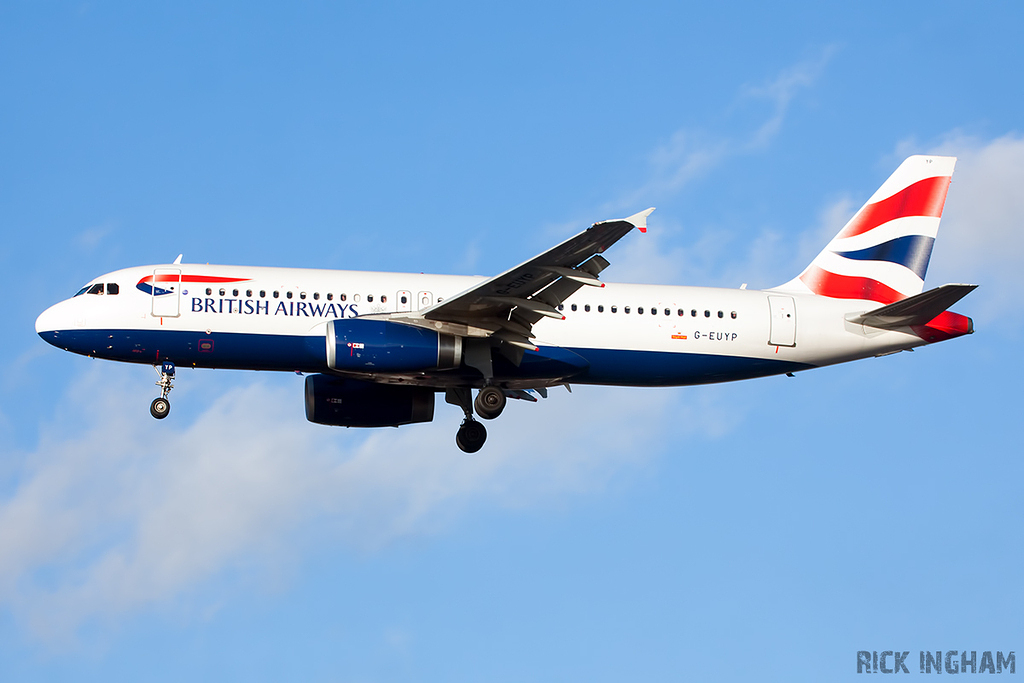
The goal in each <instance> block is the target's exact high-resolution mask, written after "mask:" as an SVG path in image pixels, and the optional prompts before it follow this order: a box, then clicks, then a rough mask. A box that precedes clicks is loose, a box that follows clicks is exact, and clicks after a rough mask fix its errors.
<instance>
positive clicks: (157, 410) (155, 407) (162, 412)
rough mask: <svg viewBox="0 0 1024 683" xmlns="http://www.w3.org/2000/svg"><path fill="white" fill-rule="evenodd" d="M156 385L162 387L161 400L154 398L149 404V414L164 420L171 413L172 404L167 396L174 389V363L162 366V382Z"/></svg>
mask: <svg viewBox="0 0 1024 683" xmlns="http://www.w3.org/2000/svg"><path fill="white" fill-rule="evenodd" d="M156 385H157V386H158V387H160V398H154V399H153V402H152V403H150V404H149V414H150V415H152V416H153V417H155V418H156V419H158V420H162V419H164V418H165V417H167V414H168V413H169V412H171V402H170V401H168V400H167V394H169V393H171V389H173V388H174V363H164V364H163V365H161V366H160V381H158V382H157V383H156Z"/></svg>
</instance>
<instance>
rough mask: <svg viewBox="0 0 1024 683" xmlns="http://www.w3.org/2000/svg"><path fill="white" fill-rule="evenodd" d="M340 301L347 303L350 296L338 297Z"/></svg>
mask: <svg viewBox="0 0 1024 683" xmlns="http://www.w3.org/2000/svg"><path fill="white" fill-rule="evenodd" d="M338 300H339V301H347V300H348V295H347V294H342V295H340V296H339V297H338Z"/></svg>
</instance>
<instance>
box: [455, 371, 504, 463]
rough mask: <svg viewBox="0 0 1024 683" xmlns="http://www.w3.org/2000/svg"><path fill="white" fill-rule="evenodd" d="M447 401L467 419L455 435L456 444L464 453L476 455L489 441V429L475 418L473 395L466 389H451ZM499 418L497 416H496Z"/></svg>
mask: <svg viewBox="0 0 1024 683" xmlns="http://www.w3.org/2000/svg"><path fill="white" fill-rule="evenodd" d="M445 401H447V402H448V403H451V404H452V405H457V406H459V407H460V408H462V412H463V413H465V414H466V419H464V420H463V421H462V424H461V425H460V426H459V431H458V432H456V434H455V443H456V445H458V447H459V448H460V449H461V450H462V451H463V452H464V453H476V452H477V451H478V450H480V449H481V448H483V446H484V441H486V440H487V429H486V428H485V427H484V426H483V425H482V424H480V423H479V422H477V421H476V420H475V419H474V418H473V394H472V393H471V392H470V390H469V389H468V388H466V387H459V388H457V389H449V390H448V391H447V392H446V393H445ZM495 417H497V416H495Z"/></svg>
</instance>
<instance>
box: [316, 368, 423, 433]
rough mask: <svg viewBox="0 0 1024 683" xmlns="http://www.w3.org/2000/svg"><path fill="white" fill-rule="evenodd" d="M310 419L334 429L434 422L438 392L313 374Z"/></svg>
mask: <svg viewBox="0 0 1024 683" xmlns="http://www.w3.org/2000/svg"><path fill="white" fill-rule="evenodd" d="M306 419H307V420H309V421H310V422H315V423H317V424H322V425H331V426H334V427H397V426H399V425H407V424H413V423H416V422H430V421H431V420H433V419H434V391H433V389H428V388H426V387H408V386H395V385H393V384H374V383H373V382H361V381H359V380H356V379H346V378H343V377H331V376H330V375H309V376H308V377H306Z"/></svg>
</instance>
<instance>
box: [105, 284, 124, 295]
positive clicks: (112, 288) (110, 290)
mask: <svg viewBox="0 0 1024 683" xmlns="http://www.w3.org/2000/svg"><path fill="white" fill-rule="evenodd" d="M119 291H121V290H120V288H119V287H118V286H117V283H116V282H108V283H107V294H117V293H118V292H119Z"/></svg>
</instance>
